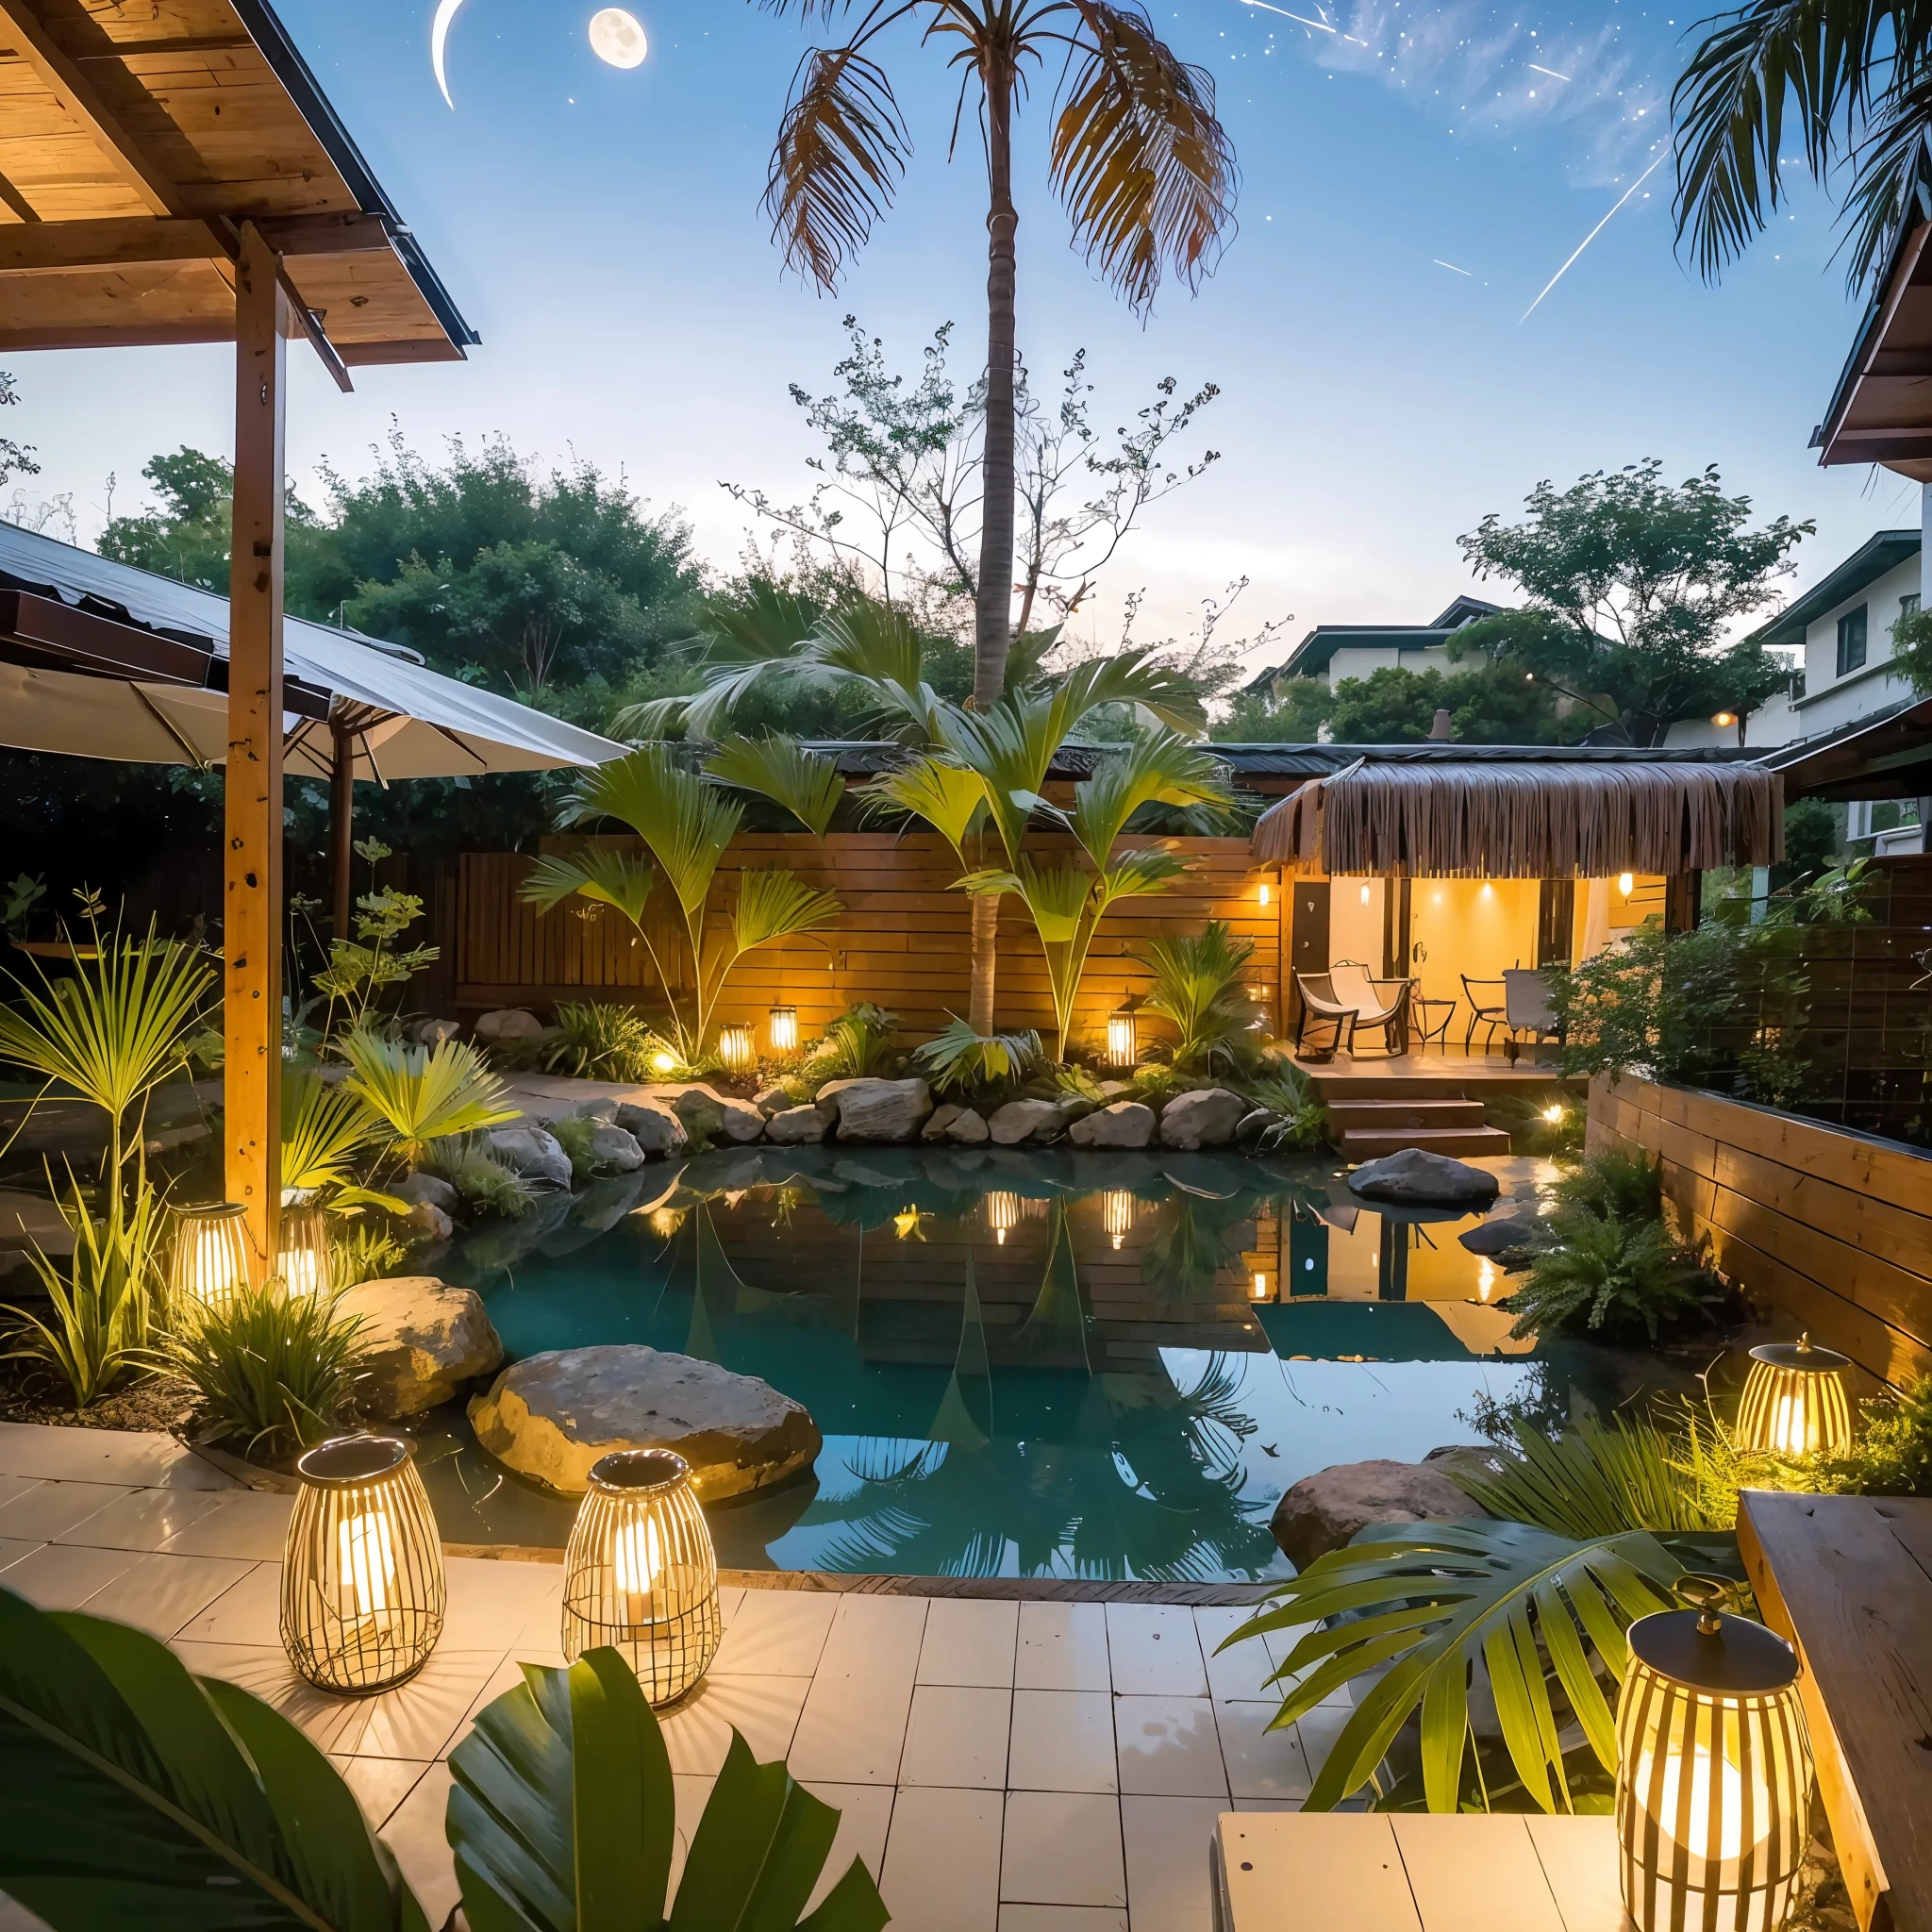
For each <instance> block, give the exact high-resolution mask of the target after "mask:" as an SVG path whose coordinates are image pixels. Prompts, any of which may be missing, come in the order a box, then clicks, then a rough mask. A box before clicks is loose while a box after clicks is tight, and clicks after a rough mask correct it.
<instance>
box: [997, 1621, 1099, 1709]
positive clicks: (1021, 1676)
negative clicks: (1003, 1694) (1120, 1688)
mask: <svg viewBox="0 0 1932 1932" xmlns="http://www.w3.org/2000/svg"><path fill="white" fill-rule="evenodd" d="M1013 1683H1014V1686H1015V1688H1016V1689H1019V1690H1023V1691H1110V1690H1111V1689H1112V1688H1113V1679H1112V1678H1111V1676H1109V1675H1108V1667H1107V1609H1106V1607H1105V1606H1104V1605H1101V1604H1022V1605H1021V1606H1020V1647H1019V1652H1018V1655H1017V1657H1016V1659H1015V1663H1014V1674H1013Z"/></svg>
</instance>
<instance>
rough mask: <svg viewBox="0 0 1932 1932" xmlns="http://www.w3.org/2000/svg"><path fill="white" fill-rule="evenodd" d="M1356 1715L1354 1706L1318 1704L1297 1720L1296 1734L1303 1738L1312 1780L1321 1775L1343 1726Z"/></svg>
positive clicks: (1309, 1774) (1302, 1742)
mask: <svg viewBox="0 0 1932 1932" xmlns="http://www.w3.org/2000/svg"><path fill="white" fill-rule="evenodd" d="M1354 1715H1355V1711H1354V1708H1353V1707H1351V1706H1343V1705H1334V1704H1318V1705H1317V1706H1316V1707H1314V1709H1313V1710H1311V1711H1309V1712H1308V1713H1307V1716H1306V1717H1302V1718H1298V1719H1297V1720H1296V1721H1295V1727H1294V1729H1295V1736H1296V1737H1297V1738H1299V1739H1300V1740H1301V1747H1302V1757H1303V1758H1304V1759H1305V1760H1306V1761H1307V1767H1308V1777H1309V1779H1310V1781H1311V1782H1312V1780H1313V1779H1314V1778H1316V1777H1317V1776H1319V1775H1320V1774H1321V1770H1322V1767H1323V1765H1324V1764H1325V1763H1326V1762H1327V1761H1328V1754H1329V1752H1330V1751H1332V1750H1333V1749H1334V1748H1335V1740H1336V1739H1337V1738H1339V1737H1340V1736H1341V1727H1342V1726H1343V1725H1344V1724H1347V1722H1348V1721H1349V1719H1350V1718H1351V1717H1353V1716H1354Z"/></svg>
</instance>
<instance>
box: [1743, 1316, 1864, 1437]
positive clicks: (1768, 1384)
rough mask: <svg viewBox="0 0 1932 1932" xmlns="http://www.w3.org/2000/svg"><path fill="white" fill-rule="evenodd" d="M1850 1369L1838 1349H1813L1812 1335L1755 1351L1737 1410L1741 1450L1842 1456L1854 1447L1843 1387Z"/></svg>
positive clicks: (1776, 1343) (1766, 1344)
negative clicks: (1846, 1373) (1845, 1376)
mask: <svg viewBox="0 0 1932 1932" xmlns="http://www.w3.org/2000/svg"><path fill="white" fill-rule="evenodd" d="M1851 1365H1852V1362H1851V1357H1849V1356H1842V1355H1840V1354H1839V1353H1838V1352H1837V1350H1835V1349H1830V1348H1813V1347H1812V1346H1811V1337H1810V1336H1809V1335H1808V1334H1805V1335H1801V1336H1799V1337H1798V1339H1797V1341H1767V1342H1764V1343H1762V1344H1761V1345H1760V1346H1758V1347H1757V1348H1754V1349H1753V1350H1752V1351H1751V1373H1750V1374H1749V1375H1748V1376H1747V1377H1746V1378H1745V1381H1744V1393H1743V1396H1742V1398H1741V1400H1740V1402H1739V1404H1738V1442H1739V1445H1740V1447H1741V1448H1745V1449H1769V1450H1771V1451H1772V1452H1773V1453H1774V1454H1775V1455H1778V1456H1815V1455H1821V1454H1822V1455H1825V1456H1842V1455H1843V1454H1844V1453H1845V1451H1846V1450H1848V1449H1849V1448H1850V1447H1851V1446H1852V1409H1851V1404H1850V1403H1849V1402H1848V1401H1847V1400H1846V1399H1845V1385H1844V1372H1845V1370H1847V1369H1848V1368H1850V1367H1851Z"/></svg>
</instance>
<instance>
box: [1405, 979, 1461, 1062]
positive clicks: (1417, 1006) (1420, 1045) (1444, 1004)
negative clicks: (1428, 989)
mask: <svg viewBox="0 0 1932 1932" xmlns="http://www.w3.org/2000/svg"><path fill="white" fill-rule="evenodd" d="M1408 1004H1409V1009H1410V1011H1412V1012H1413V1013H1414V1014H1415V1017H1416V1024H1415V1050H1416V1051H1417V1052H1418V1053H1426V1052H1427V1051H1428V1050H1429V1041H1432V1040H1433V1041H1435V1042H1436V1044H1437V1045H1438V1046H1439V1047H1440V1048H1441V1050H1442V1052H1443V1053H1445V1054H1446V1053H1447V1052H1448V1051H1449V1023H1450V1022H1451V1021H1452V1020H1454V1019H1455V1017H1456V1005H1457V1002H1456V996H1455V995H1454V994H1453V993H1452V994H1451V995H1450V996H1449V997H1448V998H1447V999H1445V1000H1434V999H1425V998H1424V996H1423V995H1422V994H1421V993H1419V992H1418V993H1411V994H1410V995H1409V1000H1408ZM1432 1008H1436V1009H1439V1010H1440V1011H1441V1015H1442V1017H1441V1019H1440V1020H1432V1019H1430V1017H1429V1013H1430V1010H1431V1009H1432Z"/></svg>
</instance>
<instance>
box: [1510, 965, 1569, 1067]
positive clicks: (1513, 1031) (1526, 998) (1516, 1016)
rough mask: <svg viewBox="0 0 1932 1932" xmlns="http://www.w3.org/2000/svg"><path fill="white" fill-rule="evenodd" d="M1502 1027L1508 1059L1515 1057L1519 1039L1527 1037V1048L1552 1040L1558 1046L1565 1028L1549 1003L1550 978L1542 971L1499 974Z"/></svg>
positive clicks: (1522, 968) (1526, 969)
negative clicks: (1529, 1045) (1506, 1036)
mask: <svg viewBox="0 0 1932 1932" xmlns="http://www.w3.org/2000/svg"><path fill="white" fill-rule="evenodd" d="M1503 1007H1504V1016H1503V1017H1504V1024H1505V1025H1506V1026H1507V1028H1508V1029H1509V1058H1511V1059H1512V1060H1513V1059H1515V1058H1516V1049H1517V1044H1518V1040H1519V1036H1521V1035H1523V1034H1525V1033H1526V1034H1528V1035H1529V1039H1530V1043H1531V1045H1538V1044H1540V1043H1541V1041H1545V1040H1554V1041H1556V1042H1557V1045H1558V1046H1560V1045H1562V1043H1563V1039H1564V1034H1565V1031H1566V1029H1565V1027H1564V1025H1563V1023H1562V1021H1560V1020H1559V1019H1557V1009H1556V1008H1555V1007H1553V1006H1552V1005H1551V1004H1550V976H1549V974H1548V973H1546V972H1545V971H1544V970H1543V969H1542V968H1541V967H1538V968H1535V969H1532V968H1530V967H1527V966H1517V967H1512V968H1511V969H1510V970H1509V971H1508V972H1507V973H1505V974H1503Z"/></svg>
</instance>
